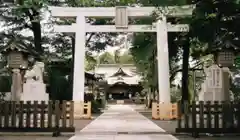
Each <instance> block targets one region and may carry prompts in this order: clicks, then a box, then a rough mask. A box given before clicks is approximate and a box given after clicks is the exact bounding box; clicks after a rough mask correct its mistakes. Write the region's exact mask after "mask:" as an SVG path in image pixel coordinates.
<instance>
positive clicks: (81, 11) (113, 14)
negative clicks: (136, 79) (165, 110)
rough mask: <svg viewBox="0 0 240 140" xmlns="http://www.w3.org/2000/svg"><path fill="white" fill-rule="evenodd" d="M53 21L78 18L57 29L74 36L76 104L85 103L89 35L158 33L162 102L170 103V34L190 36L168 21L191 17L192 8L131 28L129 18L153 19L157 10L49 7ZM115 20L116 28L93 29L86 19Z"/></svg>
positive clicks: (169, 9)
mask: <svg viewBox="0 0 240 140" xmlns="http://www.w3.org/2000/svg"><path fill="white" fill-rule="evenodd" d="M49 9H50V11H51V13H52V16H53V17H58V18H76V23H74V24H72V25H55V26H54V31H55V32H62V33H75V39H76V42H75V54H74V57H75V58H74V59H75V61H74V81H73V100H74V101H75V102H83V101H84V58H85V46H86V32H120V33H121V32H156V34H157V60H158V77H159V78H158V83H159V84H158V90H159V102H165V103H170V81H169V56H168V55H169V54H168V32H188V30H189V27H188V25H186V24H178V25H173V24H171V23H167V17H182V16H191V14H192V10H193V7H192V6H172V7H165V8H160V9H162V11H166V13H160V14H159V17H158V20H157V22H156V23H153V24H152V25H129V22H128V21H129V18H141V17H150V16H152V13H153V12H154V10H158V11H159V9H156V8H155V7H127V6H120V7H81V8H77V7H74V8H73V7H50V8H49ZM88 17H90V18H95V17H97V18H106V17H107V18H115V25H91V24H87V23H86V18H88Z"/></svg>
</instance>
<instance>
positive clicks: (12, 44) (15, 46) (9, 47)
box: [0, 41, 38, 56]
mask: <svg viewBox="0 0 240 140" xmlns="http://www.w3.org/2000/svg"><path fill="white" fill-rule="evenodd" d="M9 51H19V52H24V53H27V54H31V55H33V56H37V54H38V53H37V52H36V51H35V50H34V49H33V48H32V47H30V46H27V45H25V44H23V43H20V42H17V41H9V42H8V43H7V44H6V45H5V46H4V47H2V48H0V53H3V54H4V53H8V52H9Z"/></svg>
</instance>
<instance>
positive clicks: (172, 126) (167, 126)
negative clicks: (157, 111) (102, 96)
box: [136, 108, 240, 140]
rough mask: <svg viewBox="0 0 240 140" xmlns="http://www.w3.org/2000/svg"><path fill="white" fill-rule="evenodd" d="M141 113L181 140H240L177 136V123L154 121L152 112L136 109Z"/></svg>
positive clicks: (230, 136) (235, 137)
mask: <svg viewBox="0 0 240 140" xmlns="http://www.w3.org/2000/svg"><path fill="white" fill-rule="evenodd" d="M136 111H138V112H139V113H141V114H142V115H143V116H145V117H147V118H148V119H149V120H151V121H152V122H154V123H155V124H156V125H158V126H159V127H161V128H162V129H164V130H165V131H166V134H169V133H170V134H172V135H174V136H175V137H176V138H178V139H179V140H240V136H232V135H228V136H206V135H201V136H200V138H197V139H195V138H193V137H191V136H190V135H186V134H176V133H175V128H176V126H177V121H160V120H153V119H152V114H151V110H146V109H140V108H139V109H136Z"/></svg>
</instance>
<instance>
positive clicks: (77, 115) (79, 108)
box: [74, 101, 84, 119]
mask: <svg viewBox="0 0 240 140" xmlns="http://www.w3.org/2000/svg"><path fill="white" fill-rule="evenodd" d="M83 115H84V109H83V102H80V101H75V102H74V119H81V118H82V117H83Z"/></svg>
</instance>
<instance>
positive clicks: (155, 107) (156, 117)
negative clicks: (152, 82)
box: [152, 102, 158, 119]
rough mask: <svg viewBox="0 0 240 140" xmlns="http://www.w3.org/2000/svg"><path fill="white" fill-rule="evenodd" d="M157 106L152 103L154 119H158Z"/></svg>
mask: <svg viewBox="0 0 240 140" xmlns="http://www.w3.org/2000/svg"><path fill="white" fill-rule="evenodd" d="M157 104H158V103H156V102H152V119H158V113H157Z"/></svg>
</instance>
